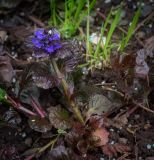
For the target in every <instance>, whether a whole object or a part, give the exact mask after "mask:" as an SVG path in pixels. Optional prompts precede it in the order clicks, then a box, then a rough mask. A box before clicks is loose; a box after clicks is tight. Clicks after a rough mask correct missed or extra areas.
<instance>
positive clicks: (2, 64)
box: [0, 56, 14, 83]
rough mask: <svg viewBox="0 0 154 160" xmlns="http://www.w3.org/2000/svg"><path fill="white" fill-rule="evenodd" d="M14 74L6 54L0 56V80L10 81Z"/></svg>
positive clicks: (3, 81)
mask: <svg viewBox="0 0 154 160" xmlns="http://www.w3.org/2000/svg"><path fill="white" fill-rule="evenodd" d="M13 76H14V70H13V67H12V65H11V63H10V59H9V57H8V56H0V82H2V83H5V82H6V83H10V82H11V80H12V78H13Z"/></svg>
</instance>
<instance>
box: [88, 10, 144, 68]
mask: <svg viewBox="0 0 154 160" xmlns="http://www.w3.org/2000/svg"><path fill="white" fill-rule="evenodd" d="M121 11H122V9H121V7H120V8H118V9H117V10H116V11H114V9H112V8H111V10H110V12H109V13H108V16H107V18H106V20H105V22H104V24H103V25H102V27H101V31H100V36H99V41H98V43H97V45H96V47H95V48H94V47H92V44H91V43H90V42H89V37H90V36H89V32H90V23H89V19H87V37H86V41H87V43H86V44H87V52H86V57H88V58H87V59H88V61H87V64H86V65H89V66H90V67H89V69H91V68H94V67H96V68H101V67H102V65H104V66H108V65H109V64H110V54H111V50H112V49H113V48H114V49H115V50H117V51H119V52H120V53H123V52H124V49H125V48H126V46H127V45H128V43H129V41H130V39H131V37H132V36H133V33H134V30H135V27H136V25H137V22H138V19H139V16H140V11H141V7H139V8H138V10H137V11H136V12H135V15H134V18H133V20H132V22H131V25H130V27H129V28H128V34H127V35H126V36H124V37H123V38H122V40H120V42H117V43H113V42H112V36H113V34H114V31H115V30H116V28H117V27H118V24H119V22H120V20H121ZM88 13H89V12H88ZM113 13H115V14H114V15H113ZM106 30H108V32H107V34H106V35H105V31H106ZM103 37H106V41H105V42H104V44H103V47H102V45H101V43H102V38H103Z"/></svg>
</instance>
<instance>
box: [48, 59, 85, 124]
mask: <svg viewBox="0 0 154 160" xmlns="http://www.w3.org/2000/svg"><path fill="white" fill-rule="evenodd" d="M51 62H52V65H53V68H54V70H55V73H56V74H57V76H58V77H59V78H61V84H62V87H63V90H64V93H65V96H66V98H67V100H68V103H69V105H70V106H71V107H72V110H73V112H74V114H75V115H76V117H77V118H78V120H79V121H80V122H81V123H82V124H84V120H83V117H82V115H81V112H80V110H79V108H78V106H77V105H76V104H75V103H74V101H73V100H72V99H71V95H70V94H69V86H68V84H67V82H66V80H65V79H64V77H63V76H62V73H61V72H60V71H59V68H58V66H57V63H56V62H55V59H53V58H52V59H51Z"/></svg>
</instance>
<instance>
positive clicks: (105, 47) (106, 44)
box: [103, 8, 121, 60]
mask: <svg viewBox="0 0 154 160" xmlns="http://www.w3.org/2000/svg"><path fill="white" fill-rule="evenodd" d="M120 15H121V8H119V9H118V10H117V12H116V15H115V18H114V20H113V22H112V24H111V26H110V29H109V32H108V34H107V38H106V42H105V45H104V49H103V57H104V58H105V60H106V59H107V56H108V52H107V48H108V47H109V46H108V45H109V43H110V40H111V37H112V35H113V32H114V30H115V29H116V27H117V25H118V23H119V21H120Z"/></svg>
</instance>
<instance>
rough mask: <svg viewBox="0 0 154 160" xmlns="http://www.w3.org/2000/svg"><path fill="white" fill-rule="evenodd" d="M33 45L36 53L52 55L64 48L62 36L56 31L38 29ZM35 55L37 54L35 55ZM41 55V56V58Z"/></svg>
mask: <svg viewBox="0 0 154 160" xmlns="http://www.w3.org/2000/svg"><path fill="white" fill-rule="evenodd" d="M32 44H33V47H34V52H36V53H42V57H44V55H43V54H46V55H47V56H48V55H51V54H55V53H56V51H57V50H58V49H60V48H61V47H62V45H61V42H60V34H59V32H58V31H57V30H56V29H51V30H45V29H38V30H36V31H35V32H34V37H33V38H32ZM34 55H35V53H34ZM40 56H41V54H39V57H40Z"/></svg>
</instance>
